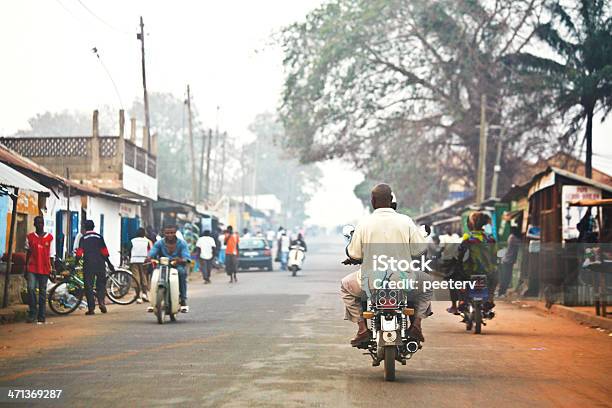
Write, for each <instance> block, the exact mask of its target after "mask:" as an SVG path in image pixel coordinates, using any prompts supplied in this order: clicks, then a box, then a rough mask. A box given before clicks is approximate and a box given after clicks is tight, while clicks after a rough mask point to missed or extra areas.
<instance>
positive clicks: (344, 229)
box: [342, 224, 355, 238]
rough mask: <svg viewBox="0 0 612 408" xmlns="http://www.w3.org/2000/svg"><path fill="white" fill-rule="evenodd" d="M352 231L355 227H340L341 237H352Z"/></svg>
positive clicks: (348, 225) (349, 225)
mask: <svg viewBox="0 0 612 408" xmlns="http://www.w3.org/2000/svg"><path fill="white" fill-rule="evenodd" d="M354 231H355V227H354V226H353V225H351V224H347V225H345V226H344V227H342V235H344V236H345V237H346V238H350V237H351V236H353V232H354Z"/></svg>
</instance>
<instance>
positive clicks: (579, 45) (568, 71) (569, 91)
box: [510, 0, 612, 178]
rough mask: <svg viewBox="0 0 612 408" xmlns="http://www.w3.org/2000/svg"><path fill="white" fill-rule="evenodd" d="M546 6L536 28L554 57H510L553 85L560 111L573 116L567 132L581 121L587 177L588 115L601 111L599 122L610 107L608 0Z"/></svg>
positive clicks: (611, 69) (589, 149)
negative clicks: (547, 15)
mask: <svg viewBox="0 0 612 408" xmlns="http://www.w3.org/2000/svg"><path fill="white" fill-rule="evenodd" d="M549 10H550V21H547V22H545V23H542V24H540V25H539V26H538V27H537V28H536V30H535V33H536V36H537V38H538V39H539V40H541V41H543V42H544V43H545V44H546V45H548V47H550V48H551V49H552V50H553V51H554V52H555V55H554V57H552V58H547V57H543V56H539V55H534V54H533V53H530V52H524V53H518V54H516V55H514V56H510V58H511V59H514V60H515V61H517V62H519V63H520V64H521V65H522V67H523V68H524V69H525V70H527V71H531V72H534V73H536V74H540V75H541V76H542V77H543V79H544V80H546V81H547V84H548V85H549V86H550V87H551V88H553V89H555V90H556V105H557V107H558V109H559V111H560V112H561V113H562V114H564V115H565V114H567V113H572V115H573V118H572V119H571V121H570V126H569V129H568V131H567V133H566V135H565V136H566V137H568V138H569V137H573V136H574V135H576V134H577V132H578V131H579V130H580V129H581V128H582V126H583V125H584V121H585V120H586V130H585V134H584V141H585V142H586V161H585V165H586V167H585V175H586V176H587V177H589V178H590V177H591V176H592V165H591V159H592V153H593V141H592V140H593V117H594V115H595V114H596V113H598V112H602V113H603V117H602V121H603V120H605V118H606V116H607V114H608V113H610V110H612V13H611V12H612V9H611V4H610V1H609V0H580V1H578V2H577V4H576V5H573V6H564V5H563V4H562V3H561V2H560V1H555V2H554V3H552V4H551V5H550V8H549ZM577 106H578V107H579V108H578V109H577V110H576V109H575V108H576V107H577Z"/></svg>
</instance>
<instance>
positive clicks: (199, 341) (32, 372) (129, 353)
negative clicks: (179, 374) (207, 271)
mask: <svg viewBox="0 0 612 408" xmlns="http://www.w3.org/2000/svg"><path fill="white" fill-rule="evenodd" d="M230 335H231V333H224V334H220V335H217V336H213V337H207V338H205V339H195V340H190V341H183V342H180V343H171V344H164V345H161V346H156V347H149V348H146V349H142V350H134V351H125V352H123V353H117V354H110V355H107V356H100V357H95V358H90V359H86V360H80V361H79V362H77V363H69V364H61V365H54V366H51V367H44V368H43V367H39V368H33V369H30V370H25V371H21V372H19V373H14V374H9V375H5V376H2V377H0V382H4V381H13V380H16V379H18V378H23V377H28V376H31V375H36V374H43V373H47V372H49V371H54V370H62V369H66V368H77V367H83V366H86V365H91V364H96V363H100V362H107V361H116V360H121V359H124V358H128V357H133V356H135V355H138V354H142V353H151V352H157V351H162V350H172V349H177V348H181V347H188V346H193V345H196V344H206V343H208V342H210V341H212V340H219V339H222V338H225V337H228V336H230Z"/></svg>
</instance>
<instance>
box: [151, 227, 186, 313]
mask: <svg viewBox="0 0 612 408" xmlns="http://www.w3.org/2000/svg"><path fill="white" fill-rule="evenodd" d="M176 231H177V227H176V225H167V226H165V227H164V229H163V234H164V238H163V239H160V240H159V241H157V242H156V243H155V244H154V245H153V248H151V251H149V256H148V260H151V259H157V258H160V257H165V258H169V260H170V262H171V263H172V264H173V267H175V268H176V269H177V270H178V276H179V299H180V304H181V312H183V313H187V312H189V306H187V270H186V269H185V264H186V263H188V262H189V258H190V254H189V248H188V247H187V243H186V242H185V241H183V240H182V239H179V238H177V236H176ZM150 308H151V307H150Z"/></svg>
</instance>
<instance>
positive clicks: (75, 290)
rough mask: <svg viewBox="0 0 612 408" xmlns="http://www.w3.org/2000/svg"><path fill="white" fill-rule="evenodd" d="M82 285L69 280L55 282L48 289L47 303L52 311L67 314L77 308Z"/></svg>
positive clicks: (80, 299)
mask: <svg viewBox="0 0 612 408" xmlns="http://www.w3.org/2000/svg"><path fill="white" fill-rule="evenodd" d="M84 292H85V291H84V290H83V287H82V286H80V285H78V284H75V283H74V282H70V281H62V282H59V283H56V284H55V285H54V286H53V287H52V288H51V290H49V294H48V296H49V299H48V300H47V303H48V304H49V308H50V309H51V310H53V312H55V313H57V314H59V315H67V314H70V313H72V312H74V311H75V310H77V309H78V307H79V305H80V304H81V301H82V300H83V294H84Z"/></svg>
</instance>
